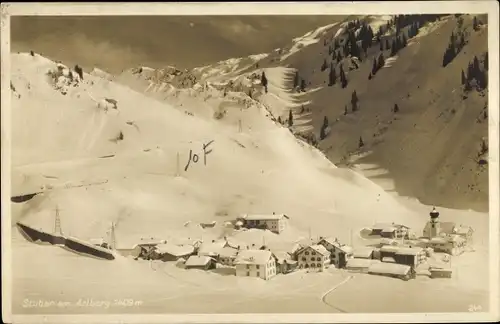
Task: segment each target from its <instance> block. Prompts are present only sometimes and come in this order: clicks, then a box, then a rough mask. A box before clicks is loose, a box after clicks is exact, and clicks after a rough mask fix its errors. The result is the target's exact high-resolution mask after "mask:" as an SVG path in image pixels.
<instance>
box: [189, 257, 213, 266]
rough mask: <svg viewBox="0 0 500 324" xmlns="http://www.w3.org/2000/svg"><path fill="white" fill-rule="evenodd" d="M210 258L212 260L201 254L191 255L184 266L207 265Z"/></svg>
mask: <svg viewBox="0 0 500 324" xmlns="http://www.w3.org/2000/svg"><path fill="white" fill-rule="evenodd" d="M211 260H213V259H212V258H211V257H208V256H201V255H192V256H190V257H189V259H187V261H186V263H185V265H186V266H188V267H189V266H192V267H196V266H205V265H207V264H208V263H209V262H210V261H211Z"/></svg>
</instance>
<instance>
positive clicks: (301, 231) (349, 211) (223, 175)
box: [12, 26, 488, 314]
mask: <svg viewBox="0 0 500 324" xmlns="http://www.w3.org/2000/svg"><path fill="white" fill-rule="evenodd" d="M330 27H332V26H329V27H328V28H330ZM323 31H324V30H317V31H316V32H315V33H310V34H308V35H305V36H304V37H302V38H301V39H300V40H296V41H295V43H296V44H298V43H301V42H302V43H304V42H305V41H304V40H307V42H312V41H313V40H314V41H317V36H318V35H320V34H321V33H322V32H323ZM307 42H306V43H307ZM306 43H304V44H305V45H307V44H308V43H307V44H306ZM263 58H265V56H259V57H258V58H255V59H263ZM240 63H241V60H237V59H234V60H232V61H231V60H227V61H224V62H219V65H224V66H227V67H228V68H227V71H228V75H229V76H231V77H233V76H234V75H235V74H236V73H237V72H238V70H239V69H238V64H240ZM252 64H253V62H252ZM54 67H55V63H54V62H51V61H49V60H47V59H45V58H43V57H41V56H38V55H36V56H34V57H32V56H30V55H29V54H26V53H22V54H12V84H13V85H14V87H15V89H16V92H17V93H18V94H20V97H19V98H17V97H16V96H12V147H13V152H12V167H13V169H12V178H13V179H12V182H13V185H12V190H13V192H14V193H15V194H17V195H20V194H28V193H31V192H37V191H41V192H43V193H42V194H40V195H37V196H35V197H34V198H33V199H32V200H30V201H28V202H26V203H24V204H22V205H19V204H13V215H12V218H13V220H15V221H18V220H21V221H23V222H24V223H26V224H28V225H31V226H34V227H36V228H42V229H44V230H46V231H49V232H51V231H52V229H53V226H54V225H53V224H54V213H55V208H56V207H58V208H59V209H60V215H61V222H62V229H63V232H64V233H66V234H69V235H72V236H77V237H79V238H82V239H91V238H96V237H102V236H104V235H105V233H106V231H107V230H108V228H109V225H110V223H111V222H115V223H117V227H116V236H117V243H118V244H120V242H122V243H123V242H127V243H128V242H134V241H138V240H140V239H141V238H143V237H155V238H161V239H178V240H183V239H203V240H212V239H216V238H220V237H222V236H224V235H228V236H234V238H235V239H238V240H241V241H245V242H256V241H257V242H258V241H262V235H265V236H266V237H265V240H266V242H268V243H270V244H277V245H279V244H285V245H286V244H292V243H293V242H294V241H296V240H298V239H300V238H301V237H302V238H305V237H308V236H309V233H311V234H312V235H313V236H315V237H317V236H335V237H338V238H339V239H340V240H341V241H344V242H346V243H349V242H352V244H353V245H354V246H361V245H364V244H365V242H363V240H362V239H361V238H357V237H354V238H353V235H352V233H355V232H359V230H360V229H362V228H364V227H367V226H370V225H372V224H373V222H392V221H397V222H400V223H403V224H406V225H408V226H411V227H412V228H414V229H415V231H418V232H420V231H421V229H422V228H423V226H424V225H425V222H426V221H427V217H428V216H427V215H428V212H429V207H428V206H422V205H421V204H418V203H416V202H414V201H410V200H406V199H402V198H399V197H396V196H393V195H391V194H389V193H387V192H385V191H384V190H383V189H382V188H381V187H380V186H378V185H376V184H374V183H373V182H371V181H370V180H368V179H366V178H364V177H363V176H361V175H360V174H358V173H356V172H354V171H351V170H347V169H340V168H336V167H335V166H334V165H332V164H331V163H330V162H329V161H328V160H327V159H326V158H325V157H324V156H323V155H322V154H321V153H320V152H319V151H318V150H316V149H314V148H312V147H310V146H308V145H306V144H305V143H303V142H301V141H299V140H297V139H296V138H295V137H294V136H293V135H292V134H291V133H290V131H289V130H288V129H287V128H284V127H282V126H280V125H277V124H276V123H274V122H272V121H271V120H270V119H269V118H268V117H266V114H265V111H264V108H263V105H262V104H260V103H258V102H254V103H253V104H252V105H245V104H244V103H243V102H242V101H241V100H237V99H238V98H239V99H241V98H242V95H241V94H239V93H231V92H230V93H229V94H228V97H227V98H235V99H234V100H232V99H227V98H225V99H221V97H220V93H219V92H217V91H215V90H214V89H213V88H210V87H208V86H207V89H208V90H206V91H205V90H203V91H202V90H199V91H198V90H197V91H194V90H193V89H186V90H182V91H181V90H178V89H171V90H169V91H168V92H164V91H163V90H162V89H159V90H158V89H157V90H155V91H157V93H156V94H155V97H154V98H153V96H152V95H151V94H148V95H145V94H144V93H140V92H137V91H136V90H137V89H138V88H139V87H138V88H134V89H136V90H132V89H131V88H129V87H126V86H125V85H122V84H118V83H116V82H113V81H109V80H105V79H103V78H102V74H103V73H96V75H91V74H85V75H84V81H83V82H82V83H80V84H79V85H77V86H72V85H70V86H69V87H68V89H67V92H66V94H63V93H61V91H60V90H56V89H54V88H53V87H52V86H51V85H50V84H49V81H48V78H47V77H46V76H45V73H46V71H47V70H49V69H50V68H54ZM234 67H236V68H234ZM210 68H211V67H204V68H203V69H202V70H200V71H199V72H200V73H201V74H202V75H204V76H202V78H201V79H202V80H203V81H207V80H212V81H214V82H215V81H217V80H219V79H220V78H221V72H220V70H216V69H214V70H210ZM289 72H290V71H288V70H287V69H285V68H274V69H268V70H266V74H267V75H268V79H269V92H268V93H267V94H262V95H261V96H260V98H259V100H260V102H261V103H263V104H264V105H266V106H268V109H269V111H271V112H272V114H273V115H275V116H278V115H285V116H286V113H287V111H288V110H289V109H292V108H293V109H296V107H300V105H301V104H304V101H301V98H300V96H297V95H294V94H291V93H289V92H287V91H285V87H284V84H283V83H282V81H283V79H284V78H285V75H286V74H287V73H289ZM210 76H214V78H215V80H214V79H210ZM227 77H228V76H227ZM130 80H131V79H130ZM134 82H136V81H134ZM137 82H139V81H137ZM144 88H146V87H144ZM202 88H203V87H202ZM155 89H156V88H155ZM231 96H232V97H231ZM105 98H112V99H114V100H116V101H117V105H118V109H112V108H111V109H107V110H105V109H103V106H102V104H100V103H101V102H103V100H104V99H105ZM158 99H161V100H158ZM222 102H223V103H224V105H225V107H226V110H227V114H226V115H225V116H224V117H223V118H222V119H220V120H217V119H214V118H213V111H215V110H216V109H217V107H218V106H220V105H221V104H222ZM186 111H189V112H190V113H191V114H187V113H185V112H186ZM263 112H264V113H263ZM238 123H241V124H240V125H238ZM239 126H241V127H239ZM119 134H121V135H122V136H121V139H119V137H117V136H118V135H119ZM212 141H213V142H212ZM210 142H211V144H210V146H209V147H208V148H207V149H206V150H205V152H204V150H203V145H204V144H207V143H210ZM209 150H211V152H208V151H209ZM190 154H197V156H198V160H197V162H195V161H194V160H193V159H190V158H189V157H190ZM81 184H84V185H83V186H81ZM51 188H52V189H51ZM271 212H277V213H285V214H287V215H289V216H290V220H289V222H290V227H289V228H288V229H287V230H286V231H285V232H284V233H282V234H280V235H277V234H273V233H270V232H266V233H263V232H262V231H246V232H233V231H229V232H228V231H227V230H226V229H225V228H223V227H222V226H221V224H222V223H224V222H225V221H229V220H233V219H234V218H236V217H237V216H239V215H240V214H245V213H271ZM442 217H443V220H453V221H456V222H457V223H464V224H471V225H473V226H474V229H475V230H476V233H475V236H476V237H477V238H478V239H476V241H475V244H476V245H477V246H476V250H477V251H476V252H475V253H471V254H466V255H463V256H460V257H457V258H456V261H455V258H454V260H453V263H454V265H455V266H456V267H459V271H458V277H457V278H454V279H451V280H445V279H443V280H426V279H425V278H417V279H416V280H414V281H411V282H403V281H399V280H396V279H391V278H379V277H377V278H374V277H373V276H368V275H362V274H355V275H353V277H350V276H351V274H349V273H347V272H345V271H343V270H337V269H329V270H328V271H326V272H324V273H306V272H303V271H298V272H295V273H292V274H288V275H278V276H276V277H275V278H273V279H272V280H270V281H267V282H266V281H264V280H261V279H255V278H240V277H236V276H232V275H223V274H220V273H215V272H211V271H208V272H202V271H197V270H185V269H182V268H179V267H177V266H176V265H175V263H173V262H172V263H163V262H153V263H149V262H146V261H134V260H133V259H128V258H124V257H120V258H118V259H116V260H114V261H100V260H94V259H90V258H84V257H81V256H76V255H74V254H71V253H69V252H67V251H65V250H62V249H60V248H58V247H48V246H37V245H34V244H30V243H28V242H26V241H25V240H24V239H23V238H22V237H21V235H20V234H19V233H18V232H17V230H16V229H15V228H13V231H12V234H13V244H12V247H13V251H12V254H13V260H12V273H13V276H14V278H13V303H12V304H13V312H14V313H23V314H34V313H37V314H39V313H43V314H48V313H72V314H75V313H117V312H118V313H126V312H130V313H214V312H216V313H252V312H264V313H287V312H288V313H289V312H294V313H306V312H348V313H353V312H435V311H436V312H452V311H467V306H468V305H470V304H476V305H481V306H482V308H483V310H486V309H487V308H488V302H487V300H488V258H487V256H488V250H487V235H488V215H486V214H479V213H473V212H464V211H452V210H443V211H442ZM188 221H191V222H192V223H201V222H205V223H209V222H212V221H217V224H218V225H217V226H216V227H215V228H206V229H202V228H201V227H199V226H185V224H186V222H188ZM332 288H335V289H333V290H332ZM395 296H398V298H395ZM87 298H88V299H92V300H93V301H94V302H95V303H98V302H99V301H108V302H111V304H110V305H108V306H106V305H107V304H106V303H101V304H100V305H97V304H95V305H94V306H83V304H78V303H77V302H78V300H79V299H84V300H87ZM124 299H126V300H128V301H133V302H132V305H131V306H123V305H121V306H120V305H116V304H115V305H113V301H117V300H124ZM388 299H390V300H391V302H390V303H389V302H387V300H388ZM38 300H44V301H50V300H53V301H62V302H66V301H67V302H68V304H65V305H64V306H63V307H58V306H57V305H51V306H48V307H30V306H29V305H30V301H31V302H35V303H36V302H37V301H38ZM398 300H400V301H401V302H396V301H398Z"/></svg>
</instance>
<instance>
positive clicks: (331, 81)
mask: <svg viewBox="0 0 500 324" xmlns="http://www.w3.org/2000/svg"><path fill="white" fill-rule="evenodd" d="M336 82H337V74H336V73H335V67H334V66H333V62H332V63H330V73H329V78H328V86H329V87H331V86H332V85H334V84H335V83H336Z"/></svg>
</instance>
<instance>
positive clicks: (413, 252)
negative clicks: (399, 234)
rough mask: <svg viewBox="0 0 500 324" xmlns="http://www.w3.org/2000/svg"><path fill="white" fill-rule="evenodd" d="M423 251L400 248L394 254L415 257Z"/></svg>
mask: <svg viewBox="0 0 500 324" xmlns="http://www.w3.org/2000/svg"><path fill="white" fill-rule="evenodd" d="M423 252H424V249H422V248H420V247H411V248H410V247H401V248H399V249H398V250H397V251H396V254H399V255H417V254H420V253H423Z"/></svg>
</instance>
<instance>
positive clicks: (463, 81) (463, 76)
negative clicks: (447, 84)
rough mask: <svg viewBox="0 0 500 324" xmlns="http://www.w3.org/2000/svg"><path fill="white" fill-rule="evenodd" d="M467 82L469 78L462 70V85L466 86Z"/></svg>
mask: <svg viewBox="0 0 500 324" xmlns="http://www.w3.org/2000/svg"><path fill="white" fill-rule="evenodd" d="M466 81H467V78H466V77H465V72H464V70H462V85H465V82H466Z"/></svg>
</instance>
